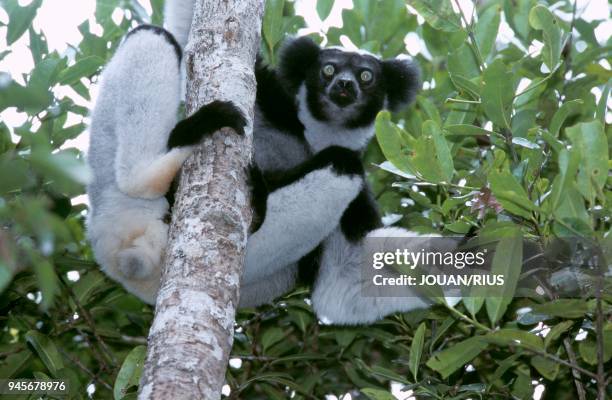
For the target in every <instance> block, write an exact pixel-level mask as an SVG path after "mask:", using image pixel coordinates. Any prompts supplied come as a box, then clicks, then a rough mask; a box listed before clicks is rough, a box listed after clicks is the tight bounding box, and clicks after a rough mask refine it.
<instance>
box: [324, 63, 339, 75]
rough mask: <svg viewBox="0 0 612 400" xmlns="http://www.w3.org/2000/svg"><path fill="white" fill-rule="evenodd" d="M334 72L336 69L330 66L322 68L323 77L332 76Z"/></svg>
mask: <svg viewBox="0 0 612 400" xmlns="http://www.w3.org/2000/svg"><path fill="white" fill-rule="evenodd" d="M334 72H336V68H334V66H333V65H331V64H326V65H325V66H324V67H323V74H324V75H325V76H332V75H333V74H334Z"/></svg>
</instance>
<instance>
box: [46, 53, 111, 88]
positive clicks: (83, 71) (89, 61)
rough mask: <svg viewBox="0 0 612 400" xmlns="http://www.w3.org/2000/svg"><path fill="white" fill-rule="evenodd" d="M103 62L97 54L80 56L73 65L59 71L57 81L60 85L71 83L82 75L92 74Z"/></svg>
mask: <svg viewBox="0 0 612 400" xmlns="http://www.w3.org/2000/svg"><path fill="white" fill-rule="evenodd" d="M103 64H104V60H103V59H101V58H100V57H98V56H88V57H85V58H82V59H80V60H79V61H77V62H76V63H75V64H74V65H72V66H70V67H68V68H66V69H65V70H63V71H62V72H60V74H59V76H58V77H57V81H58V83H60V84H62V85H72V84H74V83H76V82H77V81H79V80H80V79H81V78H83V77H89V76H91V75H94V74H95V73H96V72H98V69H99V68H100V67H101V66H102V65H103Z"/></svg>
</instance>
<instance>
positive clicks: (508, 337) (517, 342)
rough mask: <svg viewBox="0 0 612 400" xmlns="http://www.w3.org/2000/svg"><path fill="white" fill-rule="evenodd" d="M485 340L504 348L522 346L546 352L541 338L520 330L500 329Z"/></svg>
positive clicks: (484, 338)
mask: <svg viewBox="0 0 612 400" xmlns="http://www.w3.org/2000/svg"><path fill="white" fill-rule="evenodd" d="M483 340H486V341H487V342H489V343H493V344H497V345H500V346H504V347H507V346H520V347H524V348H527V349H532V350H538V351H543V350H544V344H543V343H542V338H541V337H539V336H537V335H534V334H533V333H531V332H527V331H522V330H520V329H500V330H498V331H495V332H492V333H489V334H487V335H486V336H484V337H483Z"/></svg>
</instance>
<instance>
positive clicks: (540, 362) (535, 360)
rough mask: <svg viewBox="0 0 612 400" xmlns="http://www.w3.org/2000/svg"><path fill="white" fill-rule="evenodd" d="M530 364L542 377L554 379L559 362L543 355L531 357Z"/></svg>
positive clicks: (557, 371)
mask: <svg viewBox="0 0 612 400" xmlns="http://www.w3.org/2000/svg"><path fill="white" fill-rule="evenodd" d="M530 362H531V365H533V367H534V368H535V369H536V370H537V371H538V372H539V373H540V375H542V376H543V377H544V378H546V379H548V380H551V381H554V380H555V379H556V378H557V374H558V373H559V364H558V363H556V362H554V361H552V360H550V359H549V358H546V357H543V356H534V357H531V360H530Z"/></svg>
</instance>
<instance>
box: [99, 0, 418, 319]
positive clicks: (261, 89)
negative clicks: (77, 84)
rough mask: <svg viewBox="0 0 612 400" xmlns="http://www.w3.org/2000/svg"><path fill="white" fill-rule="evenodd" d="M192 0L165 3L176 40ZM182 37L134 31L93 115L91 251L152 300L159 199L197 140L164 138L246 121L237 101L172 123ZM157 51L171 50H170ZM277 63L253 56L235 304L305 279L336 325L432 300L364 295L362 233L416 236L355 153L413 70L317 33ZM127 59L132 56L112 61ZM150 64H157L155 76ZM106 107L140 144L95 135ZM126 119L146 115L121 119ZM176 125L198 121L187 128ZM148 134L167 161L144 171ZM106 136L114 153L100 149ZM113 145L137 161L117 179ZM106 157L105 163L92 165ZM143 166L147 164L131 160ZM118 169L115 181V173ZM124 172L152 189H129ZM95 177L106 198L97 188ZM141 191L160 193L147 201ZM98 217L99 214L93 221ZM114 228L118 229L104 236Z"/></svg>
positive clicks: (400, 99)
mask: <svg viewBox="0 0 612 400" xmlns="http://www.w3.org/2000/svg"><path fill="white" fill-rule="evenodd" d="M192 5H193V2H192V0H185V1H170V2H168V4H167V8H166V15H167V18H168V20H167V25H168V27H169V28H170V30H171V31H172V32H173V33H174V34H175V35H176V37H177V38H179V45H178V46H179V47H182V46H184V44H185V41H186V38H187V32H188V29H189V26H188V23H187V24H186V25H185V21H190V17H191V7H192ZM174 44H175V42H174V40H173V39H172V36H171V34H170V33H168V32H166V31H163V30H161V29H160V28H141V31H140V33H139V32H138V31H136V33H132V34H130V35H128V38H127V40H126V42H125V43H124V44H123V45H122V46H121V48H120V49H119V51H118V53H117V54H116V55H115V57H114V58H113V60H112V61H111V63H110V64H109V66H108V67H107V68H106V70H105V72H104V73H103V78H102V79H103V82H104V83H103V86H102V88H101V91H100V99H99V100H98V104H97V105H96V109H95V110H94V114H93V121H92V143H91V147H90V160H91V161H90V162H91V165H92V168H93V169H94V173H95V174H96V176H97V177H98V181H99V182H101V183H98V184H97V185H96V184H95V183H94V184H93V185H92V186H91V187H90V190H89V193H90V196H92V207H93V212H92V214H93V215H92V218H91V222H90V237H91V238H92V242H93V244H94V251H95V252H96V256H97V258H98V260H99V261H100V263H101V264H102V265H103V267H104V268H105V270H106V271H107V272H108V273H109V275H111V276H112V277H113V278H115V279H117V280H119V281H120V282H122V283H123V284H124V286H126V288H128V290H131V291H132V292H134V293H135V294H137V295H139V296H140V297H141V298H143V299H144V300H146V301H148V302H152V301H153V299H154V298H155V294H156V291H157V288H158V285H159V282H158V281H159V274H160V273H159V270H160V266H159V264H160V255H161V251H162V250H163V248H164V247H165V240H166V230H167V227H166V225H165V224H164V223H163V222H162V221H161V218H162V216H163V214H164V213H165V212H166V210H167V207H168V205H167V203H166V201H165V199H163V197H161V196H162V195H163V192H164V190H165V189H167V187H168V184H169V182H170V180H171V177H170V175H174V174H175V173H176V171H177V170H178V168H179V167H180V164H181V163H182V161H183V160H184V159H185V158H186V156H187V155H188V154H189V153H190V151H191V148H190V147H189V146H179V147H176V148H173V146H169V147H168V149H169V150H166V147H165V146H164V145H163V144H165V143H166V141H169V143H171V144H172V143H182V142H183V139H182V138H183V137H188V138H191V139H192V140H191V141H190V142H189V144H193V143H195V142H197V140H196V139H198V140H199V138H200V137H201V136H202V135H203V134H204V133H205V132H209V131H210V129H212V128H213V127H220V126H230V127H234V128H235V129H237V130H240V128H241V127H242V125H243V124H244V122H243V120H242V119H241V116H240V113H239V112H238V111H237V110H235V109H233V108H231V106H230V105H228V104H226V103H213V106H212V107H213V109H212V110H211V111H210V112H208V111H207V110H206V109H204V110H201V111H199V112H198V113H197V114H196V115H198V114H204V117H207V116H208V117H210V116H212V121H214V122H213V123H211V122H209V118H204V117H202V118H196V117H190V118H188V119H187V120H185V121H184V122H181V123H179V124H178V125H177V128H175V129H174V130H172V125H173V123H174V122H173V118H174V114H173V115H172V116H170V114H171V112H170V111H169V110H170V109H172V110H176V105H178V101H179V100H178V96H179V95H178V93H179V91H180V90H179V86H180V84H179V79H180V78H179V73H178V63H179V57H178V56H177V54H180V53H179V52H178V51H176V52H175V51H174V50H175V47H176V46H174ZM162 48H167V49H171V50H173V51H165V52H162V51H160V50H159V49H162ZM154 53H155V54H154ZM162 53H163V54H162ZM153 54H154V55H153ZM172 55H173V57H170V56H172ZM170 59H172V61H174V64H172V63H171V62H170V61H171V60H170ZM279 59H280V61H279V66H278V68H277V69H276V70H272V69H268V68H266V67H265V66H264V65H262V63H261V62H258V63H257V65H256V77H257V102H256V109H255V121H254V132H253V134H254V137H253V141H254V165H253V168H252V171H251V176H252V187H253V199H254V209H255V214H256V217H257V219H258V220H259V221H258V223H257V224H256V225H255V227H254V228H255V229H254V232H253V233H252V235H251V236H250V237H249V240H248V244H247V251H246V263H245V264H246V265H245V271H244V275H243V278H242V285H241V290H240V297H241V299H240V305H241V306H243V307H244V306H256V305H259V304H263V303H266V302H269V301H271V300H272V299H274V298H275V297H278V296H280V295H282V294H284V293H286V292H287V291H288V290H290V289H291V288H292V287H294V286H295V284H296V282H297V281H298V279H300V278H301V279H303V280H306V281H309V280H310V281H311V282H310V283H312V285H313V286H312V287H313V289H312V305H313V308H314V310H315V312H316V313H317V315H318V316H319V317H320V318H321V319H325V320H328V321H331V322H334V323H340V324H355V323H365V322H372V321H375V320H377V319H379V318H381V317H383V316H385V315H387V314H390V313H393V312H396V311H408V310H412V309H415V308H419V307H425V306H426V305H427V302H426V301H425V300H421V299H420V298H417V297H403V298H392V297H376V298H374V297H363V296H362V295H361V290H362V282H361V271H360V266H359V265H360V261H361V253H362V243H361V242H362V239H363V238H365V237H381V236H382V237H387V236H388V237H398V236H414V235H415V234H411V233H409V232H407V231H405V230H403V229H399V228H380V218H379V215H378V212H377V208H376V204H375V202H374V201H373V199H372V198H371V195H370V191H369V188H368V187H367V185H366V183H365V180H364V171H363V167H362V164H361V160H360V158H361V157H360V156H361V152H362V151H363V149H364V148H365V146H366V145H367V144H368V142H369V140H370V139H371V138H372V136H373V135H374V119H375V117H376V114H377V113H378V112H379V111H380V110H382V109H384V108H386V109H390V110H397V109H399V108H401V107H402V106H405V105H407V104H408V103H409V102H410V101H412V99H413V98H414V96H415V93H416V91H417V89H418V84H419V77H418V72H417V69H416V68H415V66H414V65H413V64H411V63H410V62H408V61H406V60H400V59H395V60H388V61H382V60H380V59H378V58H377V57H374V56H372V55H369V54H365V53H356V52H348V51H344V50H342V49H337V48H329V49H322V48H320V47H319V46H318V45H316V44H315V43H314V42H313V41H312V40H310V39H309V38H299V39H294V40H292V41H289V42H288V43H287V44H286V45H285V46H284V47H283V49H282V51H281V54H280V58H279ZM128 61H129V62H131V63H133V64H130V65H129V67H127V68H124V69H122V70H121V72H118V71H116V70H119V69H120V68H119V67H118V66H122V65H125V64H127V63H128ZM151 70H155V72H154V73H150V74H149V73H147V72H149V71H151ZM139 71H140V73H139ZM144 76H147V78H146V80H145V79H144ZM134 79H137V80H138V81H137V82H135V81H134ZM104 85H106V86H107V87H114V88H116V89H115V91H116V92H115V93H112V92H113V91H112V90H110V89H109V90H107V93H106V95H105V94H104V91H105V86H104ZM160 94H163V96H161V95H160ZM105 96H106V97H105ZM170 96H171V97H172V98H171V100H170V99H169V97H170ZM159 97H163V98H162V99H160V98H159ZM168 103H171V106H169V105H168ZM221 106H223V107H221ZM215 108H222V110H216V109H215ZM219 111H220V113H219ZM213 113H214V114H213ZM217 114H218V115H217ZM108 115H117V116H118V118H116V119H115V120H114V121H116V122H115V124H116V125H117V126H116V127H115V126H114V125H113V124H111V125H112V127H108V128H107V130H110V131H112V132H115V131H118V130H120V131H121V132H120V134H119V135H117V136H119V137H123V136H125V137H128V138H129V137H139V139H137V140H135V141H133V142H132V147H130V148H124V149H123V150H122V148H121V141H119V146H117V144H116V143H115V142H111V143H107V144H105V143H96V141H97V139H96V137H97V136H102V135H99V134H98V132H100V133H101V132H102V129H101V128H102V127H104V126H106V125H108V124H109V122H108V121H109V118H108ZM232 118H234V120H232ZM110 120H112V118H111V119H110ZM130 120H132V121H139V122H137V123H134V122H131V123H126V121H127V122H129V121H130ZM200 124H202V125H203V126H204V127H205V128H204V129H203V128H201V127H200V126H199V125H200ZM181 125H183V126H185V127H187V128H191V129H192V130H191V131H189V129H179V127H181ZM209 128H210V129H209ZM170 131H172V132H170ZM138 135H140V136H138ZM151 136H155V138H151ZM168 138H169V139H168ZM99 141H100V142H102V140H99ZM142 141H148V142H159V143H161V144H162V145H158V146H157V147H155V151H156V152H157V153H159V154H162V155H161V158H163V159H165V158H168V159H171V160H172V161H173V163H172V164H171V165H172V168H160V169H161V171H159V172H157V173H156V174H155V175H156V177H154V176H153V175H150V174H149V173H147V174H143V171H152V169H151V168H152V166H154V165H157V164H159V163H155V162H152V161H150V160H149V159H147V160H146V161H143V162H139V163H136V162H135V161H134V160H138V159H139V158H140V157H141V156H142V155H143V153H145V151H143V149H142V147H143V146H142V145H141V143H140V142H142ZM134 142H136V143H134ZM105 145H106V146H107V147H108V149H107V150H106V151H103V150H104V146H105ZM113 146H114V147H113ZM116 147H118V150H117V151H116V153H117V160H120V159H121V155H122V152H123V153H124V152H125V151H126V150H127V151H130V150H131V151H133V152H135V154H133V155H132V157H133V158H130V157H128V156H127V155H124V157H125V158H127V159H128V161H129V162H128V163H127V164H128V166H129V167H131V169H130V168H124V169H123V173H124V174H125V175H124V176H123V178H120V175H121V172H122V170H121V165H122V162H121V161H116V162H115V166H114V168H113V166H112V165H110V166H109V165H108V160H109V159H112V158H113V155H114V152H115V150H114V149H115V148H116ZM102 153H104V154H102ZM147 153H148V152H147ZM154 153H155V152H154ZM157 153H156V154H157ZM96 159H101V161H100V162H96ZM104 163H106V164H105V165H106V168H107V171H106V173H104V172H97V171H96V170H97V169H100V168H102V165H103V164H104ZM111 164H112V163H111ZM137 164H138V165H139V166H140V168H134V166H135V165H137ZM129 171H131V172H129ZM115 174H116V175H117V178H116V180H117V182H118V184H115V183H114V181H113V178H114V175H115ZM144 175H146V176H147V177H149V176H151V177H153V178H152V179H151V181H153V182H156V183H157V182H158V181H157V180H156V179H154V178H160V179H161V178H165V177H168V179H165V180H164V185H163V186H164V187H163V188H162V187H161V185H159V184H156V185H154V186H155V187H156V188H158V189H160V190H157V191H155V190H150V189H149V188H148V186H147V185H146V184H144V183H145V182H147V180H146V179H145V178H144V177H142V176H144ZM103 177H104V178H103ZM122 179H123V180H124V181H127V182H133V183H132V185H134V186H137V187H139V188H140V187H143V188H144V189H141V190H140V191H138V190H134V189H133V188H132V187H130V186H129V185H128V186H125V184H124V185H123V186H122V184H121V181H122ZM109 182H110V183H109ZM101 186H102V187H104V188H106V191H109V192H110V194H102V192H104V190H102V188H101ZM96 188H97V189H96ZM109 188H110V189H109ZM161 189H164V190H161ZM143 194H145V195H147V196H149V198H151V197H154V196H157V198H156V199H155V200H144V199H142V197H145V196H143ZM94 197H98V198H100V199H106V198H109V201H107V202H106V203H104V204H107V206H106V207H107V209H106V212H104V206H103V205H100V204H96V203H100V202H101V201H100V200H94V199H93V198H94ZM118 197H120V198H121V201H117V200H116V198H118ZM96 208H98V210H96ZM100 210H103V211H102V212H101V211H100ZM145 210H146V211H145ZM149 210H150V211H149ZM111 214H112V216H111ZM96 216H100V217H99V218H98V219H97V220H96ZM96 221H98V222H97V223H96ZM140 221H142V222H140ZM137 222H138V223H137ZM149 226H151V227H154V228H149ZM149 232H150V233H149ZM109 236H111V237H115V238H116V239H113V241H111V242H110V243H109V241H110V239H107V237H109ZM203 240H204V238H203ZM415 246H417V244H415ZM149 251H150V252H149ZM134 253H136V254H134ZM126 258H127V260H125V259H126ZM116 259H118V261H116ZM124 260H125V261H124ZM145 267H146V268H145Z"/></svg>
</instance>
